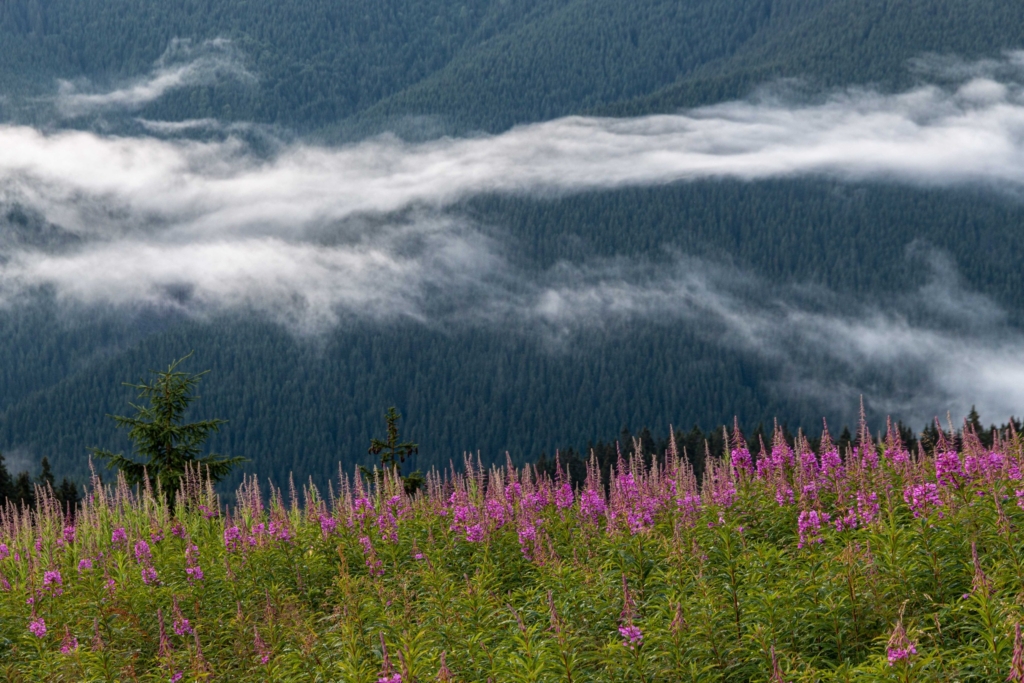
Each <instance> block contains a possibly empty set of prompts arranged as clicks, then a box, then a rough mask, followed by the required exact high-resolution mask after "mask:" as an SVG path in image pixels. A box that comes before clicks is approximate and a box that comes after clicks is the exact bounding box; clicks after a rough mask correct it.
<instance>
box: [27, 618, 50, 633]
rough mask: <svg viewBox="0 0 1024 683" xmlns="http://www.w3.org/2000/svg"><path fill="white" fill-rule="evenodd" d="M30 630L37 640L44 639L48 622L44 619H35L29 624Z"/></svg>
mask: <svg viewBox="0 0 1024 683" xmlns="http://www.w3.org/2000/svg"><path fill="white" fill-rule="evenodd" d="M28 630H29V631H30V632H31V633H32V635H34V636H35V637H36V638H42V637H43V636H45V635H46V621H45V620H43V618H42V617H38V618H36V619H33V620H32V621H30V622H29V623H28Z"/></svg>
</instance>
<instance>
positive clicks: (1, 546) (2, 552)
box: [0, 543, 11, 560]
mask: <svg viewBox="0 0 1024 683" xmlns="http://www.w3.org/2000/svg"><path fill="white" fill-rule="evenodd" d="M10 554H11V551H10V550H9V549H8V548H7V544H6V543H0V560H6V559H7V558H8V556H10Z"/></svg>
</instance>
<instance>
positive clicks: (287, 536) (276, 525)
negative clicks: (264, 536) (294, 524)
mask: <svg viewBox="0 0 1024 683" xmlns="http://www.w3.org/2000/svg"><path fill="white" fill-rule="evenodd" d="M267 533H268V534H270V535H271V536H273V537H274V538H276V539H277V540H279V541H290V540H291V538H292V530H291V529H289V528H288V525H287V524H286V523H285V522H282V521H276V520H271V522H270V525H269V526H267Z"/></svg>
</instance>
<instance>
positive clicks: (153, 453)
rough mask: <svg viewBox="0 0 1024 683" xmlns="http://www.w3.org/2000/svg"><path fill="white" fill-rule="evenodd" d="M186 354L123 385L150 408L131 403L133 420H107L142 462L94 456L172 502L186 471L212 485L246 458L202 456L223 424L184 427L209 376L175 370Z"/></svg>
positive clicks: (102, 453) (100, 452) (118, 456)
mask: <svg viewBox="0 0 1024 683" xmlns="http://www.w3.org/2000/svg"><path fill="white" fill-rule="evenodd" d="M191 356H192V354H191V353H190V354H188V355H187V356H185V357H184V358H179V359H178V360H176V361H174V362H173V363H171V364H170V366H169V367H168V368H167V370H164V371H156V370H154V371H153V374H155V375H156V379H155V380H154V381H153V382H152V383H150V384H146V383H144V382H143V383H140V384H127V383H126V384H125V386H129V387H132V388H134V389H138V391H139V394H138V395H139V398H144V399H146V400H147V401H148V405H136V404H134V403H132V404H130V405H131V406H132V407H133V408H135V415H133V416H131V417H126V416H124V415H111V416H110V417H112V418H113V419H114V421H115V422H117V426H118V427H122V428H127V429H128V438H129V439H131V441H132V442H133V444H134V447H135V452H136V455H138V456H139V457H141V458H142V461H141V462H137V461H136V460H132V459H130V458H126V457H124V456H123V455H121V454H120V453H111V452H110V451H106V450H102V449H99V448H93V449H91V450H92V453H93V454H94V455H95V456H96V457H97V458H99V459H101V460H104V461H105V462H106V463H107V465H108V466H110V467H116V468H117V469H119V470H121V471H122V472H123V473H124V475H125V478H126V479H127V480H128V483H129V484H132V485H134V484H141V483H143V482H145V480H146V479H147V478H148V479H149V484H150V485H151V486H152V487H153V488H154V490H155V489H156V488H157V487H158V486H159V487H160V488H162V489H163V491H164V492H165V493H167V495H168V496H169V498H170V500H172V501H173V499H174V495H175V492H176V491H177V490H178V486H179V483H180V481H181V479H182V478H183V477H184V476H185V468H186V467H189V466H190V467H192V468H196V469H198V470H199V471H201V472H202V473H203V474H204V475H207V473H208V475H209V477H210V479H211V480H213V481H215V482H216V481H219V480H221V479H223V478H224V477H225V476H227V474H228V473H229V472H230V471H231V468H232V467H234V466H235V465H236V464H238V463H240V462H242V461H243V460H245V458H240V457H235V458H228V457H223V456H221V455H218V454H216V453H214V454H210V455H206V456H201V455H200V454H201V452H202V446H203V443H204V442H205V441H206V439H207V438H208V437H209V436H210V434H211V433H213V432H217V431H219V430H220V426H221V425H222V424H224V423H225V422H226V420H220V419H213V420H201V421H199V422H185V421H184V418H185V412H186V411H187V409H188V407H189V405H190V404H191V403H192V402H193V401H194V400H195V399H196V398H198V396H196V395H194V394H193V391H194V389H195V387H196V385H197V384H198V383H199V380H201V379H202V378H203V376H204V375H206V373H207V372H209V371H208V370H207V371H204V372H200V373H196V374H193V373H187V372H182V371H180V370H178V366H179V365H181V363H183V362H184V361H185V360H187V359H188V358H190V357H191Z"/></svg>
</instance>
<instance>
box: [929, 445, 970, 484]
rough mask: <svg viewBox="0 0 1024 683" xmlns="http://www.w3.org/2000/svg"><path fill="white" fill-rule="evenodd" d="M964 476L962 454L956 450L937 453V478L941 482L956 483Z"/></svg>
mask: <svg viewBox="0 0 1024 683" xmlns="http://www.w3.org/2000/svg"><path fill="white" fill-rule="evenodd" d="M962 476H964V471H963V468H962V467H961V466H960V456H959V455H957V453H956V451H943V452H941V453H936V454H935V478H936V479H937V480H938V482H939V484H941V485H943V486H949V485H950V484H954V485H955V484H956V483H957V478H958V477H962Z"/></svg>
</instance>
